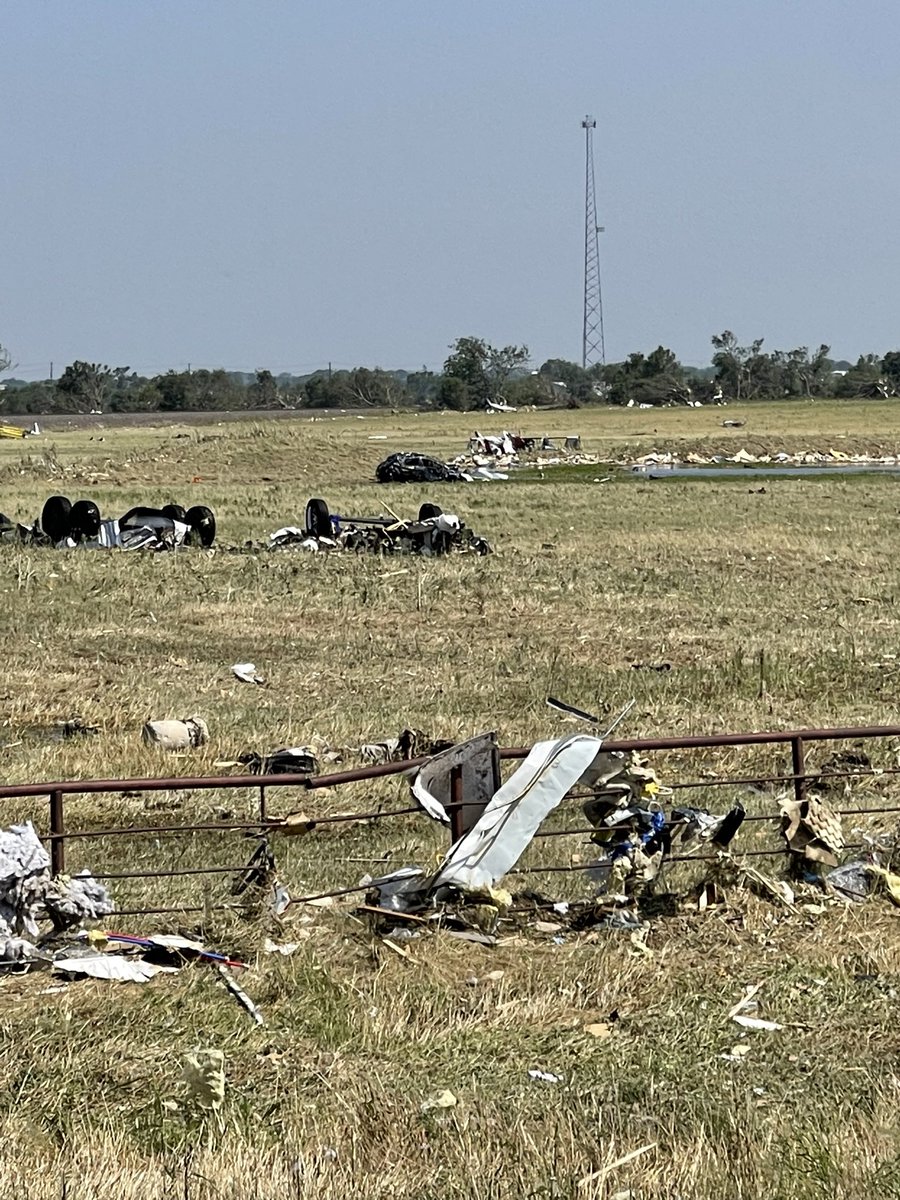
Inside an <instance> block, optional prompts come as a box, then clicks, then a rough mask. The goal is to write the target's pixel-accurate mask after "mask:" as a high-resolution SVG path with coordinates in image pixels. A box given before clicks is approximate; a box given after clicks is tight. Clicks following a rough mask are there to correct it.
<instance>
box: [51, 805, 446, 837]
mask: <svg viewBox="0 0 900 1200" xmlns="http://www.w3.org/2000/svg"><path fill="white" fill-rule="evenodd" d="M421 811H422V810H421V808H419V806H418V805H417V804H416V805H411V806H410V807H409V808H388V809H379V810H376V811H375V812H367V813H338V814H337V815H336V816H333V817H316V818H315V820H314V824H316V825H338V824H341V823H342V822H347V821H375V820H378V819H380V818H381V817H399V816H403V815H405V814H408V813H420V812H421ZM281 828H282V822H281V821H280V820H279V819H277V818H275V819H271V820H270V821H268V822H266V823H263V822H261V821H205V822H200V823H199V824H197V825H120V826H117V827H116V828H114V829H73V830H72V831H71V832H69V831H68V830H67V831H66V833H65V834H56V833H47V834H43V835H42V837H41V841H44V842H52V841H54V840H55V839H57V838H59V837H65V838H66V839H67V840H68V839H69V838H99V837H121V836H123V835H124V834H150V833H199V832H203V831H204V830H205V831H207V832H210V831H212V832H215V831H216V830H219V829H221V830H225V831H231V830H235V829H260V830H264V831H265V832H266V833H278V831H279V830H280V829H281Z"/></svg>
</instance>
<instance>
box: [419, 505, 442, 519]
mask: <svg viewBox="0 0 900 1200" xmlns="http://www.w3.org/2000/svg"><path fill="white" fill-rule="evenodd" d="M443 515H444V510H443V509H442V508H441V506H440V505H439V504H423V505H422V506H421V508H420V509H419V520H420V521H431V520H432V519H433V518H434V517H442V516H443Z"/></svg>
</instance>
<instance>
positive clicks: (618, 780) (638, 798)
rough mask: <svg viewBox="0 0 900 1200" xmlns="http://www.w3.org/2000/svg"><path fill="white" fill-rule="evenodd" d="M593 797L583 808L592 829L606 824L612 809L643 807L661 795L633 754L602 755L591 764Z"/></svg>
mask: <svg viewBox="0 0 900 1200" xmlns="http://www.w3.org/2000/svg"><path fill="white" fill-rule="evenodd" d="M594 776H595V778H594V783H593V785H592V786H593V788H594V795H593V796H592V797H591V798H590V800H586V801H585V802H584V804H583V806H582V808H583V811H584V815H585V816H586V817H587V819H588V820H589V821H590V823H591V824H592V825H594V826H599V825H601V824H602V823H603V822H604V821H607V819H608V818H609V816H610V814H611V812H612V811H613V810H614V809H617V808H620V809H625V808H628V807H630V806H631V805H632V804H638V803H641V804H646V803H647V802H648V801H653V800H655V798H656V797H657V796H658V795H660V794H662V789H661V788H660V785H659V779H658V778H657V775H656V772H655V771H654V770H653V768H652V767H650V766H649V765H648V763H647V761H646V759H643V758H641V757H640V755H638V754H637V753H636V752H635V751H630V752H629V753H627V754H626V753H624V752H623V751H621V750H612V751H603V752H602V753H601V754H599V755H598V756H597V761H596V762H595V763H594Z"/></svg>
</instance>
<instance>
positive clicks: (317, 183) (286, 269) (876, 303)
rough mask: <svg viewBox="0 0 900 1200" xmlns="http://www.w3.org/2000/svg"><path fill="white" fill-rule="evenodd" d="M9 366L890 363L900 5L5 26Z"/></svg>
mask: <svg viewBox="0 0 900 1200" xmlns="http://www.w3.org/2000/svg"><path fill="white" fill-rule="evenodd" d="M2 37H3V45H4V54H3V59H4V64H3V69H2V72H0V102H2V109H3V112H4V116H5V119H4V122H3V139H2V145H3V151H4V155H3V163H2V166H3V186H2V189H0V195H2V214H3V238H2V244H3V258H2V271H0V279H2V292H0V295H2V309H0V342H2V343H3V344H4V345H6V346H8V347H9V349H10V350H11V351H12V353H13V355H14V358H15V359H16V360H17V361H18V363H19V368H18V370H17V371H16V372H15V374H17V375H18V376H19V377H23V378H36V377H41V376H43V375H45V374H46V372H47V368H48V364H49V362H50V361H51V360H53V362H54V363H55V367H56V371H57V373H58V372H59V371H60V370H61V369H62V367H63V366H65V364H66V363H68V362H71V361H72V360H73V359H75V358H86V359H90V360H100V361H103V362H107V363H110V364H112V365H115V366H118V365H126V364H127V365H129V366H131V367H133V368H134V369H137V370H139V371H141V372H143V373H154V372H157V371H161V370H165V369H167V368H168V367H175V368H180V367H184V366H185V365H186V364H187V363H188V362H191V363H193V364H194V365H195V366H217V365H221V366H225V367H227V368H229V369H245V370H252V369H254V368H256V367H263V366H267V367H270V368H271V369H272V370H274V371H276V372H277V371H280V370H294V371H298V372H299V371H306V370H312V369H313V368H315V367H317V366H321V365H323V364H324V363H325V362H327V361H328V360H331V361H332V362H333V363H334V364H335V365H336V366H337V365H341V366H352V365H357V364H365V365H369V366H375V365H379V366H383V367H387V368H394V367H408V368H415V367H418V366H421V365H422V364H428V365H429V366H430V367H437V366H439V364H440V363H441V362H442V360H443V359H444V357H445V356H446V353H447V346H448V343H449V342H451V341H452V340H453V339H454V338H455V337H457V336H460V335H464V334H475V335H478V336H483V337H485V338H487V339H488V340H489V341H492V342H494V343H507V342H518V343H521V342H524V343H526V344H527V345H528V346H529V347H530V350H531V355H532V359H533V361H534V362H535V364H539V363H540V362H541V361H543V360H544V359H545V358H547V357H563V358H570V359H575V360H578V359H579V358H580V353H581V341H580V335H581V301H582V255H583V225H582V221H583V194H582V189H583V150H584V144H583V134H582V130H581V128H580V122H581V119H582V117H583V116H584V114H585V113H587V112H590V113H592V114H593V115H594V116H595V117H596V118H597V122H598V125H597V131H596V144H595V152H596V163H597V186H598V192H599V203H600V220H601V223H602V224H604V225H605V226H606V229H607V232H606V233H605V234H604V235H603V238H602V242H601V255H602V272H603V289H604V305H605V316H606V332H607V357H608V358H609V359H611V360H612V359H616V358H622V357H624V356H625V355H626V354H627V353H629V352H630V351H632V350H645V351H646V350H649V349H652V348H653V347H654V346H656V345H657V344H658V343H663V344H665V345H668V346H671V347H672V348H673V349H674V350H675V351H676V353H677V354H678V355H679V356H680V357H681V358H682V359H683V360H684V361H686V362H690V363H704V362H707V361H708V360H709V356H710V345H709V339H710V336H711V334H713V333H715V332H719V331H721V330H722V329H725V328H730V329H733V330H734V331H735V332H736V333H737V334H738V336H739V337H740V338H741V340H742V341H749V340H751V339H752V338H753V337H757V336H764V337H765V338H766V346H767V348H769V349H772V348H790V347H793V346H796V345H804V344H808V345H810V346H813V345H817V344H818V343H819V342H820V341H825V342H827V343H829V344H830V345H831V346H832V350H833V354H834V355H835V356H836V357H845V356H846V357H849V356H856V355H857V354H859V353H861V352H867V351H876V352H883V351H885V350H887V349H891V348H898V347H900V322H898V314H897V304H896V300H895V295H896V290H897V287H898V282H900V237H898V235H897V223H898V219H900V155H898V153H897V146H898V130H900V70H898V66H897V46H898V45H900V4H898V3H897V0H854V2H852V3H851V2H849V0H839V2H835V0H744V2H738V0H590V2H588V0H382V2H381V3H373V0H302V2H300V0H252V2H250V0H78V2H77V3H74V2H73V0H41V2H40V3H34V2H33V0H8V2H7V4H5V5H4V10H3V22H2Z"/></svg>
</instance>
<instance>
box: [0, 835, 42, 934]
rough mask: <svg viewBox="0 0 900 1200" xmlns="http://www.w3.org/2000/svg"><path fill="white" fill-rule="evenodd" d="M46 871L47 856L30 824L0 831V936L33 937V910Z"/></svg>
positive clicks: (40, 894) (36, 931)
mask: <svg viewBox="0 0 900 1200" xmlns="http://www.w3.org/2000/svg"><path fill="white" fill-rule="evenodd" d="M49 870H50V855H49V854H48V853H47V851H46V850H45V849H44V847H43V845H42V844H41V840H40V838H39V837H38V835H37V833H36V832H35V829H34V826H33V825H32V823H31V822H30V821H24V822H23V823H22V824H21V825H11V826H10V827H9V828H8V829H2V830H0V936H2V937H5V938H8V937H12V936H15V935H18V934H23V933H25V934H28V936H29V937H37V933H38V927H37V921H36V916H35V912H34V909H35V907H36V906H37V905H38V904H39V903H40V901H41V899H42V897H43V892H44V888H45V886H46V883H47V880H48V879H49V874H48V873H49Z"/></svg>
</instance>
